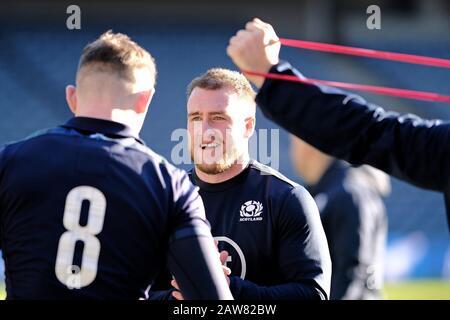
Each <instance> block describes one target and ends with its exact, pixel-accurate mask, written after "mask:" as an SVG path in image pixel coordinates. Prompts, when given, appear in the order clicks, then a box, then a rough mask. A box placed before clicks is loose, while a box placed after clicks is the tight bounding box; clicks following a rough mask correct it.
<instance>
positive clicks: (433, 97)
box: [242, 39, 450, 103]
mask: <svg viewBox="0 0 450 320" xmlns="http://www.w3.org/2000/svg"><path fill="white" fill-rule="evenodd" d="M280 42H281V44H282V45H285V46H291V47H296V48H302V49H308V50H314V51H324V52H332V53H338V54H347V55H353V56H363V57H370V58H377V59H385V60H393V61H401V62H406V63H412V64H422V65H428V66H434V67H441V68H450V60H447V59H438V58H432V57H424V56H417V55H410V54H402V53H394V52H387V51H378V50H370V49H363V48H355V47H348V46H340V45H333V44H327V43H319V42H312V41H302V40H291V39H280ZM242 72H244V73H247V74H249V75H255V76H262V77H265V78H270V79H277V80H286V81H293V82H300V83H309V84H319V85H327V86H333V87H337V88H342V89H350V90H357V91H366V92H372V93H377V94H384V95H389V96H395V97H401V98H407V99H415V100H425V101H436V102H447V103H450V96H446V95H442V94H437V93H433V92H426V91H416V90H405V89H397V88H388V87H380V86H371V85H363V84H356V83H347V82H337V81H326V80H318V79H308V78H303V79H300V78H298V77H296V76H290V75H283V74H276V73H261V72H254V71H249V70H242Z"/></svg>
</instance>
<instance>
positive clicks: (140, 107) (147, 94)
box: [135, 88, 155, 114]
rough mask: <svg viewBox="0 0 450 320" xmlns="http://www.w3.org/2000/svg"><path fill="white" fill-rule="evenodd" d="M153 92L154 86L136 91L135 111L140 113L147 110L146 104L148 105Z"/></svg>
mask: <svg viewBox="0 0 450 320" xmlns="http://www.w3.org/2000/svg"><path fill="white" fill-rule="evenodd" d="M154 94H155V88H152V89H150V90H148V91H142V92H139V93H138V98H137V101H136V106H135V111H136V113H138V114H141V113H145V112H147V109H148V106H149V105H150V102H151V101H152V98H153V95H154Z"/></svg>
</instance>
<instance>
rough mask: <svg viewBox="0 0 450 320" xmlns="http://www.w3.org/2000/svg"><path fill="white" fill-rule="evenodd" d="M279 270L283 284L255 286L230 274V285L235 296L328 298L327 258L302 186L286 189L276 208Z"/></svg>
mask: <svg viewBox="0 0 450 320" xmlns="http://www.w3.org/2000/svg"><path fill="white" fill-rule="evenodd" d="M277 210H278V211H279V216H278V230H277V233H278V239H277V242H278V243H279V245H278V247H279V248H278V255H277V256H276V257H274V259H277V264H278V266H279V272H280V273H281V274H282V277H283V278H284V279H286V283H283V284H280V285H276V286H259V285H256V284H255V283H252V282H250V281H248V280H242V279H240V278H239V277H231V281H230V288H231V292H232V293H233V296H234V297H235V298H236V299H248V300H282V299H328V297H329V292H330V281H331V259H330V254H329V250H328V244H327V240H326V237H325V232H324V231H323V227H322V223H321V221H320V215H319V212H318V209H317V206H316V204H315V202H314V200H313V198H312V197H311V196H310V194H309V193H308V192H307V191H306V190H305V189H304V188H303V187H300V186H298V187H295V188H293V189H292V190H290V191H289V194H288V195H287V196H286V197H285V199H284V201H283V202H282V203H281V204H280V207H279V208H278V209H277Z"/></svg>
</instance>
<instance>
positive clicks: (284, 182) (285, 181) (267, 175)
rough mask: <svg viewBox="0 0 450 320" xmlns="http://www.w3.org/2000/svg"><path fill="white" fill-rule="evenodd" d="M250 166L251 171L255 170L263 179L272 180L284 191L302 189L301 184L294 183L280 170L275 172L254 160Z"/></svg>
mask: <svg viewBox="0 0 450 320" xmlns="http://www.w3.org/2000/svg"><path fill="white" fill-rule="evenodd" d="M249 166H250V169H251V170H254V171H256V172H257V173H258V174H259V176H260V177H261V179H267V180H270V181H271V182H273V183H274V184H275V185H276V186H277V187H280V188H282V189H284V188H285V189H293V188H298V187H300V188H302V186H301V185H300V184H298V183H296V182H294V181H292V180H291V179H289V178H288V177H286V176H285V175H283V174H282V173H281V172H279V171H278V170H275V169H274V168H272V167H270V166H267V165H264V164H262V163H260V162H258V161H256V160H252V161H251V162H250V165H249Z"/></svg>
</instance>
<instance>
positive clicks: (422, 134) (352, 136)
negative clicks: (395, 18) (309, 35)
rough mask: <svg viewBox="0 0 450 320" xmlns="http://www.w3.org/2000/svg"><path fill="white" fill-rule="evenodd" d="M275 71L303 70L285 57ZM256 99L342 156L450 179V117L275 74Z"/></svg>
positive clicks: (429, 180)
mask: <svg viewBox="0 0 450 320" xmlns="http://www.w3.org/2000/svg"><path fill="white" fill-rule="evenodd" d="M270 72H273V73H283V74H290V75H297V76H301V75H300V74H299V73H298V71H296V70H295V69H293V68H292V67H291V66H290V65H289V64H288V63H286V62H283V63H280V64H278V65H276V66H274V67H273V68H272V69H271V71H270ZM256 102H257V103H258V105H259V106H260V108H261V110H262V111H263V113H264V114H265V115H266V116H267V117H268V118H270V119H271V120H273V121H274V122H276V123H278V124H279V125H281V126H282V127H284V128H285V129H287V130H288V131H289V132H291V133H293V134H295V135H296V136H298V137H300V138H301V139H303V140H305V141H306V142H308V143H309V144H311V145H313V146H315V147H316V148H318V149H320V150H322V151H323V152H325V153H328V154H330V155H333V156H335V157H337V158H341V159H344V160H347V161H348V162H350V163H352V164H369V165H372V166H374V167H376V168H378V169H381V170H383V171H385V172H386V173H388V174H391V175H393V176H395V177H397V178H399V179H402V180H405V181H407V182H410V183H413V184H415V185H417V186H419V187H423V188H428V189H432V190H437V191H443V190H444V189H445V188H446V184H447V183H448V181H449V180H450V179H449V178H450V161H449V159H450V123H449V122H442V121H439V120H434V121H431V120H424V119H421V118H419V117H417V116H415V115H411V114H408V115H403V116H401V115H399V114H397V113H395V112H386V111H385V110H383V109H382V108H381V107H379V106H376V105H373V104H370V103H367V102H366V101H364V100H363V99H362V98H361V97H359V96H356V95H353V94H349V93H346V92H343V91H341V90H338V89H334V88H330V87H326V86H320V85H310V84H301V83H294V82H289V81H280V80H271V79H266V81H265V82H264V85H263V86H262V88H261V90H260V91H259V93H258V95H257V97H256Z"/></svg>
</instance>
